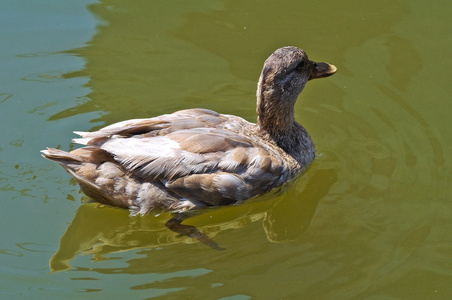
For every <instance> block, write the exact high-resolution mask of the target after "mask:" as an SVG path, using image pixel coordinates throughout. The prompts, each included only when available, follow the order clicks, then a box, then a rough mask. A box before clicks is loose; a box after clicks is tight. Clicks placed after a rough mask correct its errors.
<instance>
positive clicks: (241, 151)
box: [75, 109, 285, 205]
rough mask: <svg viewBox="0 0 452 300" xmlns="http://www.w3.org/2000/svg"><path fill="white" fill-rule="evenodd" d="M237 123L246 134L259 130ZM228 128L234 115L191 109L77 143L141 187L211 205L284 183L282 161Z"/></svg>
mask: <svg viewBox="0 0 452 300" xmlns="http://www.w3.org/2000/svg"><path fill="white" fill-rule="evenodd" d="M233 118H234V120H235V122H239V123H241V124H238V125H240V126H238V127H242V129H243V126H245V127H246V126H254V125H253V124H251V123H248V122H246V121H245V120H243V119H241V118H238V117H233ZM232 123H234V122H232ZM224 124H231V119H230V116H226V115H220V114H218V113H216V112H213V111H209V110H204V109H194V110H193V109H192V110H185V111H179V112H176V113H173V114H170V115H163V116H159V117H156V118H151V119H136V120H128V121H123V122H119V123H116V124H113V125H110V126H107V127H105V128H103V129H101V130H99V131H96V132H90V133H79V134H80V135H81V136H82V138H81V139H76V140H75V142H78V143H81V144H85V145H90V146H96V147H99V148H101V149H102V150H104V151H107V152H108V153H110V154H111V155H112V156H113V157H114V159H115V161H116V162H117V163H118V164H119V165H121V166H122V167H123V168H124V169H125V170H127V171H128V172H129V173H130V174H132V175H133V176H134V177H135V178H138V179H139V180H140V181H142V182H156V181H159V182H161V183H162V184H164V186H165V188H166V189H168V191H170V192H172V193H175V194H177V195H178V196H179V197H182V198H185V199H190V200H194V201H201V202H203V203H206V204H207V205H224V204H229V203H232V202H236V201H240V200H245V199H247V198H249V197H251V196H254V195H257V194H260V193H264V192H266V191H268V190H269V189H271V188H272V187H274V186H275V185H276V184H277V183H278V182H279V181H281V182H282V181H284V180H285V178H281V172H282V168H281V162H280V161H275V159H273V160H272V157H271V155H270V153H269V152H268V151H267V150H266V149H265V148H263V147H261V146H260V145H259V144H256V142H255V141H253V139H252V138H250V137H248V136H246V135H244V134H241V133H240V132H235V131H234V130H235V128H232V129H233V130H231V126H230V125H227V126H228V127H227V128H226V127H225V126H223V125H224ZM232 127H234V126H232ZM283 177H284V176H283Z"/></svg>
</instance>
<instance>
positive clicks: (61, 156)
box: [41, 148, 82, 165]
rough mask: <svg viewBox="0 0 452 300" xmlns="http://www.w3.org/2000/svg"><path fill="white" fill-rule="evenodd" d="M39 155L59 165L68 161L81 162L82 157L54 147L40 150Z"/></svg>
mask: <svg viewBox="0 0 452 300" xmlns="http://www.w3.org/2000/svg"><path fill="white" fill-rule="evenodd" d="M41 155H42V156H43V157H44V158H47V159H49V160H53V161H56V162H57V163H59V164H60V165H67V164H68V163H81V162H82V158H81V157H78V156H76V155H74V154H71V153H69V152H66V151H63V150H59V149H55V148H47V150H41Z"/></svg>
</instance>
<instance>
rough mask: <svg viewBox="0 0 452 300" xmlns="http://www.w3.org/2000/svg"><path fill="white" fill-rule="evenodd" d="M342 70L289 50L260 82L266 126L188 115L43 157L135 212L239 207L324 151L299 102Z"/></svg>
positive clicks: (268, 65)
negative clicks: (298, 112)
mask: <svg viewBox="0 0 452 300" xmlns="http://www.w3.org/2000/svg"><path fill="white" fill-rule="evenodd" d="M335 71H336V68H335V67H334V66H332V65H329V64H326V63H319V64H316V63H314V62H312V61H310V60H309V59H308V58H307V56H306V54H305V53H304V51H303V50H301V49H298V48H296V47H284V48H280V49H278V50H276V51H275V52H274V53H273V54H272V55H271V56H270V57H269V58H268V59H267V60H266V61H265V64H264V68H263V70H262V73H261V76H260V79H259V83H258V89H257V113H258V122H257V124H253V123H250V122H247V121H245V120H244V119H242V118H240V117H236V116H232V115H222V114H219V113H216V112H214V111H211V110H207V109H188V110H182V111H178V112H175V113H172V114H168V115H162V116H158V117H154V118H150V119H135V120H128V121H123V122H119V123H116V124H113V125H110V126H107V127H104V128H102V129H100V130H98V131H96V132H76V133H77V134H79V135H80V136H81V138H79V139H74V142H76V143H78V144H83V145H86V146H85V147H83V148H80V149H77V150H74V151H71V152H69V153H68V152H65V151H62V150H57V149H53V148H48V149H47V150H43V151H42V153H43V156H44V157H45V158H48V159H50V160H54V161H56V162H58V163H59V164H61V165H62V166H63V168H65V169H66V171H68V172H69V173H70V174H71V175H72V176H74V177H75V179H76V180H77V182H78V183H79V184H80V187H81V188H82V190H83V192H84V193H85V194H87V195H88V196H89V197H91V198H93V199H94V200H96V201H99V202H101V203H104V204H108V205H112V206H118V207H124V208H129V209H130V211H131V212H132V213H133V214H146V213H149V212H150V211H152V210H154V209H163V210H166V211H170V212H175V213H184V212H187V211H192V210H196V209H199V208H203V207H206V206H221V205H229V204H232V203H238V202H240V201H243V200H246V199H248V198H250V197H253V196H256V195H259V194H263V193H266V192H268V191H270V190H271V189H273V188H276V187H279V186H281V185H282V184H284V183H286V182H288V181H290V180H291V179H293V178H294V177H295V176H296V175H298V174H299V173H301V172H302V171H304V170H305V169H306V168H307V167H308V166H309V165H310V163H311V162H312V160H313V159H314V157H315V150H314V146H313V143H312V140H311V138H310V136H309V134H308V133H307V132H306V130H305V129H304V128H303V127H302V126H301V125H300V124H298V123H297V122H296V121H295V118H294V105H295V101H296V99H297V97H298V95H299V93H300V92H301V91H302V90H303V88H304V86H305V84H306V82H307V81H308V80H310V79H312V78H319V77H326V76H329V75H331V74H334V73H335ZM182 220H183V218H182V217H176V218H174V219H172V220H171V221H170V222H168V226H169V227H171V229H172V230H174V231H176V232H179V233H181V234H186V235H190V236H193V237H196V238H198V239H199V240H201V241H202V242H204V243H206V244H208V245H209V246H211V247H214V248H216V247H217V246H216V244H215V243H213V242H212V241H210V240H208V238H207V237H205V236H204V235H202V234H201V233H199V231H197V230H196V229H193V228H192V227H191V226H187V225H182V224H180V222H181V221H182Z"/></svg>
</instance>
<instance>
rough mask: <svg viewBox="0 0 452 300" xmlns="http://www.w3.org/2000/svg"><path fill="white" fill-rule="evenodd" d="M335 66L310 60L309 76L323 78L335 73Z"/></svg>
mask: <svg viewBox="0 0 452 300" xmlns="http://www.w3.org/2000/svg"><path fill="white" fill-rule="evenodd" d="M336 71H337V68H336V67H335V66H334V65H331V64H328V63H324V62H321V63H316V62H313V61H311V78H310V79H315V78H323V77H328V76H331V75H333V74H334V73H336Z"/></svg>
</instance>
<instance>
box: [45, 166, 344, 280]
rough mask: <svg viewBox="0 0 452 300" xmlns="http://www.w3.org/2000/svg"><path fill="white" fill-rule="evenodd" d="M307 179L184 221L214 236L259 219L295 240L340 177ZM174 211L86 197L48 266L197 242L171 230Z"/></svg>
mask: <svg viewBox="0 0 452 300" xmlns="http://www.w3.org/2000/svg"><path fill="white" fill-rule="evenodd" d="M303 179H304V180H305V181H306V182H305V184H303V185H302V186H300V188H292V189H289V188H290V187H292V186H293V183H295V182H297V180H296V181H295V182H293V183H289V184H287V185H286V186H284V187H283V188H282V189H280V190H277V191H274V192H270V193H269V194H267V195H264V196H261V197H258V198H256V199H252V200H250V202H249V203H245V204H241V205H238V206H229V207H222V208H217V209H206V210H205V211H204V212H203V214H201V215H199V216H196V217H193V218H190V219H187V220H186V222H184V223H187V224H192V225H195V226H196V227H197V228H198V229H200V230H201V231H202V232H203V233H205V234H207V235H208V236H209V237H211V238H214V237H215V236H217V235H219V234H220V233H221V232H223V231H226V230H230V229H239V228H242V227H246V226H247V225H249V224H250V223H253V222H257V221H261V222H262V225H263V228H264V230H265V233H266V235H267V238H268V240H269V241H272V242H284V241H290V240H295V239H297V238H299V237H300V236H301V235H302V234H303V232H305V231H306V230H307V229H308V227H309V224H310V222H311V220H312V218H313V216H314V214H315V210H316V207H317V204H318V202H319V201H320V199H321V198H322V197H323V196H324V195H326V194H327V192H328V191H329V189H330V188H331V186H332V185H333V184H335V183H336V181H337V175H336V173H335V172H334V170H315V171H313V172H312V174H309V176H306V177H305V178H303ZM320 180H321V181H322V184H321V185H319V184H318V182H319V181H320ZM288 189H289V191H288V192H287V193H285V194H283V195H282V196H278V195H280V194H282V193H284V192H285V191H286V190H288ZM300 189H302V190H301V191H300ZM275 197H276V198H275ZM288 212H289V213H288ZM170 217H171V216H170V215H169V214H168V213H162V214H159V215H152V214H150V215H147V216H136V217H129V215H128V211H127V210H123V209H115V208H110V207H104V206H103V209H101V208H100V207H99V205H98V204H95V203H89V204H88V203H85V204H83V205H81V206H80V208H79V209H78V210H77V213H76V214H75V216H74V219H73V220H72V222H71V224H70V225H69V227H68V228H67V230H66V232H65V234H64V235H63V236H62V237H61V240H60V247H59V249H58V251H57V252H56V253H55V254H54V255H53V256H52V258H51V259H50V262H49V265H50V269H51V271H52V272H58V271H63V270H68V269H70V268H71V265H70V261H71V260H73V259H74V258H75V257H76V256H77V255H78V254H84V255H92V256H93V261H94V262H95V261H102V260H105V259H108V258H106V256H107V255H108V254H110V253H115V252H122V251H130V250H134V249H148V248H159V247H165V246H169V245H174V244H180V243H183V244H193V243H199V242H197V241H196V240H195V239H191V238H188V237H183V236H178V235H177V234H176V233H174V232H172V231H170V230H168V229H167V228H166V227H165V225H164V224H165V222H166V221H167V220H168V219H169V218H170ZM232 239H233V238H232ZM222 246H226V248H227V245H222ZM187 247H188V246H187ZM201 247H204V246H201ZM210 251H214V250H210ZM226 251H227V249H226ZM150 259H152V258H150ZM129 271H130V272H132V273H133V270H129Z"/></svg>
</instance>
